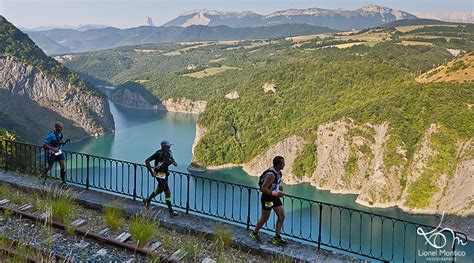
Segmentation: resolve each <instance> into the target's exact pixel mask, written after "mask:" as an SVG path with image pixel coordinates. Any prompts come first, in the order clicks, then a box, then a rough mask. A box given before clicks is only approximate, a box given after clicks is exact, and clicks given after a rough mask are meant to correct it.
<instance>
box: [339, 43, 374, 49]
mask: <svg viewBox="0 0 474 263" xmlns="http://www.w3.org/2000/svg"><path fill="white" fill-rule="evenodd" d="M365 44H366V42H353V43H344V44H338V45H333V46H331V47H337V48H340V49H343V48H349V47H353V46H357V45H365Z"/></svg>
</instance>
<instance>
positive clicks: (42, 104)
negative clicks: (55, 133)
mask: <svg viewBox="0 0 474 263" xmlns="http://www.w3.org/2000/svg"><path fill="white" fill-rule="evenodd" d="M0 92H1V93H2V104H1V110H2V116H1V119H0V121H2V126H3V125H5V126H7V127H8V128H10V129H12V130H14V131H16V132H17V133H19V134H21V135H22V136H23V138H26V139H28V140H30V141H35V142H36V141H38V140H40V138H41V137H42V136H44V133H46V132H47V131H48V129H50V128H51V126H52V123H53V122H54V121H55V120H63V121H65V122H66V124H69V125H68V126H67V127H66V131H67V132H68V133H69V134H68V135H71V136H72V138H80V137H83V136H87V135H93V134H103V133H106V132H110V131H112V130H113V129H114V122H113V118H112V115H111V113H110V110H109V105H108V102H107V99H106V98H105V96H104V95H103V94H101V93H99V92H97V91H95V90H93V89H92V88H90V87H89V86H87V84H86V83H85V82H84V81H83V80H81V79H80V78H78V76H77V75H75V74H74V73H72V72H71V71H69V70H68V69H67V68H66V67H64V66H63V65H61V64H60V63H58V62H56V61H55V60H53V59H51V58H49V57H48V56H46V55H45V54H44V53H43V52H42V51H41V50H40V49H39V48H38V47H37V46H36V45H35V44H34V43H33V42H32V41H31V40H30V39H29V38H28V36H27V35H25V34H24V33H22V32H21V31H20V30H18V29H17V28H15V27H14V26H13V25H12V24H10V23H9V22H8V21H7V20H6V19H4V18H3V17H0Z"/></svg>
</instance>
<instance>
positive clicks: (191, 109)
mask: <svg viewBox="0 0 474 263" xmlns="http://www.w3.org/2000/svg"><path fill="white" fill-rule="evenodd" d="M161 103H162V104H163V109H165V110H167V111H174V112H184V113H196V114H199V113H202V112H204V110H205V109H206V105H207V101H199V100H198V101H192V100H190V99H186V98H178V99H167V100H164V101H162V102H161Z"/></svg>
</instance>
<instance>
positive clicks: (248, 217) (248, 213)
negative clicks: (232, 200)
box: [247, 187, 251, 230]
mask: <svg viewBox="0 0 474 263" xmlns="http://www.w3.org/2000/svg"><path fill="white" fill-rule="evenodd" d="M247 193H248V198H247V199H248V202H247V230H249V229H250V193H251V192H250V188H249V187H247Z"/></svg>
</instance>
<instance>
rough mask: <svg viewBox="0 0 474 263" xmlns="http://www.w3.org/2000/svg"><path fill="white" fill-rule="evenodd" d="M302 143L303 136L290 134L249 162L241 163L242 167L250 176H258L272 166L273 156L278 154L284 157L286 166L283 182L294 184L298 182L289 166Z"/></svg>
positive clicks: (291, 165) (291, 164)
mask: <svg viewBox="0 0 474 263" xmlns="http://www.w3.org/2000/svg"><path fill="white" fill-rule="evenodd" d="M303 145H304V140H303V138H301V137H299V136H295V135H294V136H291V137H289V138H286V139H284V140H282V141H280V142H278V143H276V144H275V145H273V146H272V147H271V148H270V149H268V151H267V152H265V153H264V154H263V155H261V156H258V157H257V158H254V159H253V160H251V161H250V162H248V163H246V164H244V165H243V167H242V169H243V170H244V171H245V172H246V173H248V174H249V175H252V176H260V174H261V173H262V172H263V171H265V170H266V169H268V168H269V167H271V166H272V160H273V157H275V156H277V155H280V156H284V157H285V164H286V167H285V169H284V170H283V174H284V176H283V179H282V180H283V182H285V183H287V184H294V183H298V182H300V180H298V179H297V178H296V177H295V176H294V175H293V173H292V171H291V167H293V162H294V161H295V159H296V156H298V153H299V152H300V151H301V149H302V148H303Z"/></svg>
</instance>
